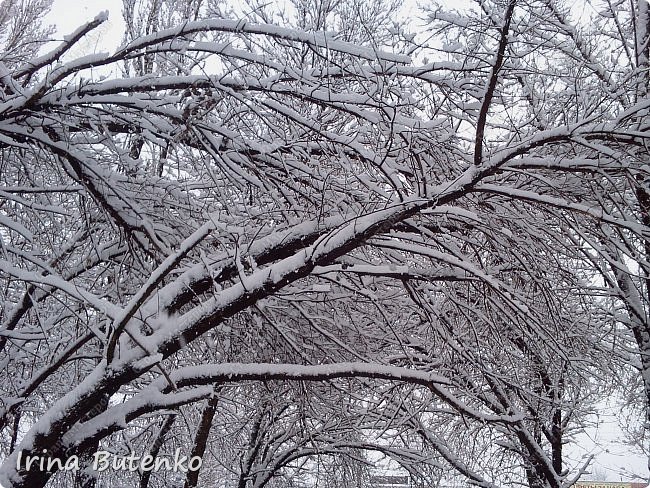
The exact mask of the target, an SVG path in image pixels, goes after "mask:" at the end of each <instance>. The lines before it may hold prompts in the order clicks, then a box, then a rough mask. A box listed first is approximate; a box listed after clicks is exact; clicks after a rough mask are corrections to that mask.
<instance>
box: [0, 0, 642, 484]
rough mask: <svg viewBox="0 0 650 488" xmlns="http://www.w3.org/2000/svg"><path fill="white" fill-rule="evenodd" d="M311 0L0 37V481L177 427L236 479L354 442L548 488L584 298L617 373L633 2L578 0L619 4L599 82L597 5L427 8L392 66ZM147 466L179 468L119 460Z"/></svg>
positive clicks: (626, 235)
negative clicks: (20, 48)
mask: <svg viewBox="0 0 650 488" xmlns="http://www.w3.org/2000/svg"><path fill="white" fill-rule="evenodd" d="M296 5H297V6H300V5H303V4H302V3H300V4H299V3H296ZM310 5H311V4H310ZM314 5H315V7H318V8H316V10H313V11H312V10H308V8H307V4H305V11H304V15H303V16H302V17H300V18H299V21H300V22H301V24H300V27H301V28H289V27H280V26H278V25H275V24H270V23H261V22H252V21H249V20H246V19H232V18H228V17H227V16H225V15H222V16H221V17H219V16H216V14H217V13H218V12H219V8H218V7H219V5H218V4H216V3H214V2H213V3H211V2H208V4H207V5H205V6H204V5H203V3H202V2H189V3H183V8H185V7H187V8H188V9H190V10H189V11H184V10H180V9H181V5H180V4H179V3H177V2H171V1H169V2H168V1H152V2H148V3H146V2H130V1H129V2H125V10H124V12H125V16H126V19H127V33H126V37H125V41H124V44H123V45H122V46H121V47H120V48H119V49H118V50H117V51H116V52H114V53H112V54H95V55H90V56H86V57H83V58H80V59H70V60H68V59H64V61H62V62H59V60H60V59H61V56H62V55H63V54H64V53H66V52H67V51H69V50H70V48H71V47H72V46H73V45H74V44H75V43H76V42H77V41H78V40H79V39H81V38H82V37H83V36H84V35H85V34H86V33H88V32H90V31H92V30H93V29H95V28H96V27H97V26H99V25H100V24H101V23H102V22H104V21H105V17H104V16H99V17H97V18H96V19H94V20H93V21H91V22H89V23H88V24H86V25H84V26H82V27H80V28H79V29H78V30H77V31H76V32H75V33H73V34H72V35H71V36H68V37H66V38H65V40H64V42H63V43H62V44H61V45H60V46H59V47H57V48H55V49H54V50H53V51H51V52H49V53H46V54H44V55H42V56H40V57H37V58H35V59H31V60H29V61H25V62H16V63H14V64H6V66H7V68H6V73H5V74H3V76H2V78H1V82H2V87H3V92H2V100H0V144H1V147H0V150H1V151H2V157H1V162H0V164H2V169H1V171H0V185H1V186H0V197H1V198H2V200H0V225H1V226H2V230H1V231H0V238H1V239H2V241H1V242H2V248H1V249H2V256H1V259H0V270H1V272H2V274H1V275H0V280H1V284H2V286H3V291H4V296H3V303H4V304H5V305H4V308H3V313H2V325H1V326H0V327H1V328H0V361H1V362H2V364H3V365H4V366H5V367H4V368H3V370H2V373H0V375H2V376H1V377H2V382H1V383H0V386H1V388H2V396H1V397H0V398H1V405H0V406H1V407H2V410H1V411H0V427H1V428H2V433H1V434H0V435H2V439H3V441H2V445H1V449H2V451H1V452H2V454H3V456H4V457H5V459H4V462H3V464H2V467H1V468H0V481H1V482H2V483H3V485H7V486H11V487H19V486H29V487H40V486H45V485H47V484H49V485H52V486H56V485H66V483H69V480H70V478H69V477H70V476H71V475H70V473H68V472H66V471H65V470H63V469H61V467H60V466H57V465H56V463H53V468H54V469H52V470H51V471H47V470H41V469H33V468H34V466H32V467H31V469H28V467H27V464H26V461H27V459H28V457H34V456H38V457H39V458H43V459H45V460H46V462H47V460H50V461H51V460H54V459H58V460H61V461H62V462H63V463H65V462H66V461H70V460H74V459H75V456H82V457H83V454H84V453H87V454H88V453H91V452H92V451H94V450H96V449H97V448H98V447H99V446H101V447H102V449H108V450H111V451H112V452H114V453H121V452H125V451H128V450H129V449H131V450H132V449H135V448H137V449H136V450H137V452H139V453H153V452H155V454H156V456H164V455H167V454H168V453H169V452H170V451H169V449H170V448H172V447H174V446H184V447H185V448H188V446H189V448H190V449H195V450H197V451H196V452H200V451H203V457H204V458H205V459H206V460H210V462H209V463H207V464H206V466H204V467H203V468H202V469H201V473H200V476H201V477H204V478H205V479H214V476H216V473H225V472H227V473H229V474H228V479H229V480H230V481H231V482H232V483H231V485H232V486H239V487H241V488H248V487H252V486H255V487H258V486H259V487H262V486H266V485H269V486H274V485H277V486H300V483H301V482H303V481H304V480H305V479H313V473H316V472H318V467H319V466H324V465H327V464H328V463H339V466H341V469H340V471H338V472H337V473H338V474H337V476H339V475H340V476H339V478H340V479H346V480H348V481H349V480H354V482H364V480H366V481H367V473H368V471H367V469H366V468H367V465H368V463H371V462H372V461H371V459H372V456H371V455H370V454H369V453H371V452H374V453H380V454H381V455H384V456H387V457H389V458H391V459H393V460H394V461H395V462H396V463H398V464H399V465H400V466H401V467H402V468H403V469H405V470H407V471H408V472H409V473H410V474H411V476H412V477H413V479H414V480H416V481H417V482H421V483H422V484H424V483H431V482H435V481H436V480H437V479H439V477H440V476H441V472H442V470H443V469H448V468H451V469H452V470H453V471H454V472H456V473H458V474H460V475H461V476H463V477H464V478H466V479H469V480H470V481H471V482H472V483H474V484H475V485H477V486H483V487H496V486H499V485H507V486H512V485H513V484H516V483H521V484H528V485H529V486H531V487H535V488H537V487H550V488H560V487H563V486H569V485H570V484H571V483H572V481H573V479H575V474H576V473H571V472H569V470H568V469H567V466H565V463H564V460H563V455H562V446H563V444H564V443H565V442H566V441H567V440H569V439H570V433H571V429H573V428H579V427H580V426H581V421H582V420H581V419H582V416H583V414H584V413H586V412H587V411H588V409H587V408H585V406H584V404H585V402H587V401H588V400H589V399H592V398H595V397H597V395H598V394H599V393H600V392H599V389H598V387H597V385H596V386H594V385H592V382H590V380H589V378H590V376H592V375H593V374H594V372H595V371H597V370H598V368H599V367H600V366H601V365H602V364H603V361H600V359H599V358H601V357H602V356H603V353H610V354H611V350H606V348H607V347H612V348H614V347H616V343H615V342H614V341H613V340H611V341H608V342H607V345H606V346H604V345H603V344H602V342H603V341H602V340H601V339H602V337H604V336H606V337H621V335H620V334H616V335H607V334H609V331H608V330H607V329H606V327H607V326H608V325H611V324H612V318H614V319H615V320H616V321H618V323H624V324H625V325H627V326H628V327H629V328H630V330H631V331H632V333H633V336H634V340H635V341H636V342H635V343H636V345H637V347H638V350H637V351H636V352H637V353H638V357H639V358H640V364H641V373H642V375H641V377H642V378H645V376H643V375H644V374H645V372H646V371H647V368H645V367H643V364H644V361H645V359H644V358H645V352H644V351H645V349H644V347H645V344H646V342H647V341H645V332H643V330H644V329H643V325H642V324H643V323H645V322H643V320H642V318H643V317H645V315H643V314H642V313H641V312H642V311H643V310H645V308H644V307H645V304H646V303H647V302H646V299H645V296H646V291H644V290H646V288H644V287H645V286H646V285H647V283H646V282H645V277H646V271H645V266H646V260H645V257H644V256H645V254H643V253H646V254H647V252H646V251H644V249H645V247H644V246H645V243H646V242H647V239H648V238H650V235H649V232H650V227H649V222H646V220H644V219H645V217H644V215H645V213H644V212H645V210H644V201H645V191H646V190H645V186H644V185H645V178H647V177H648V176H650V167H649V166H648V165H647V164H646V163H645V159H644V155H645V151H646V146H645V144H646V139H647V137H648V132H647V124H646V123H645V118H647V115H646V112H645V111H646V107H647V101H646V100H645V98H646V92H644V91H643V88H642V87H643V86H645V85H643V83H647V82H645V81H644V82H643V83H642V82H641V81H639V76H637V75H639V74H640V73H645V72H644V71H643V69H644V68H643V66H644V64H643V63H646V64H647V61H644V59H647V58H643V55H642V54H640V53H642V52H645V51H644V50H647V42H646V41H643V39H646V38H647V35H646V32H647V30H645V31H644V30H643V29H642V26H643V25H645V24H644V23H643V22H644V20H643V19H647V13H645V5H644V6H641V4H640V3H639V5H632V6H630V7H628V6H623V5H622V4H621V5H618V6H617V7H616V9H614V7H612V8H613V9H614V10H615V13H614V17H611V16H607V15H604V17H605V18H606V19H610V20H611V22H614V24H611V22H610V20H606V21H605V22H606V23H607V25H614V27H616V22H615V21H616V20H617V19H619V18H618V17H616V16H617V15H623V14H619V12H622V11H626V12H627V14H625V15H628V16H629V22H628V24H627V26H628V27H627V28H629V26H630V25H634V26H635V32H636V35H637V44H636V48H634V49H636V51H635V52H637V61H636V63H637V64H635V65H634V66H635V67H634V68H631V71H628V74H629V76H628V77H627V78H625V75H621V76H622V78H621V80H620V81H625V82H626V83H627V84H625V85H624V86H625V87H626V88H629V90H630V91H629V92H624V91H621V90H618V89H617V90H614V88H613V87H614V86H615V85H616V84H617V82H618V81H619V80H614V79H613V78H612V76H614V74H616V75H618V74H617V73H616V72H615V70H614V71H609V72H608V71H607V70H603V69H600V68H599V66H598V64H597V63H596V62H595V61H594V62H591V61H588V60H590V59H592V58H593V57H596V58H597V60H602V59H603V57H606V56H607V55H609V54H610V53H609V52H608V51H607V50H604V51H598V50H592V51H590V50H589V49H588V45H589V44H588V41H586V40H585V39H592V40H597V39H599V37H598V36H599V35H602V32H607V31H600V32H593V33H589V35H586V34H585V35H584V36H583V35H582V34H581V33H579V30H578V29H577V28H576V27H572V26H571V24H570V23H569V21H568V20H567V18H568V17H567V16H566V13H563V12H562V11H561V10H560V9H559V7H557V5H555V4H554V3H552V2H537V1H515V0H511V1H508V2H505V3H504V2H494V4H492V3H491V2H479V3H477V9H476V10H474V11H471V12H469V13H467V12H465V13H463V12H455V13H454V12H446V11H443V10H442V9H438V10H435V11H434V12H433V13H432V14H431V16H430V21H431V28H432V29H433V31H434V33H435V34H436V41H435V42H431V43H430V44H429V45H425V46H421V48H422V55H425V54H426V55H430V56H433V55H436V56H439V55H440V45H439V44H438V40H440V41H441V42H442V44H443V45H442V50H443V54H442V56H444V57H445V59H434V60H431V61H430V62H429V61H428V62H427V63H425V64H424V65H416V63H414V62H413V61H412V59H411V58H410V57H409V56H408V55H407V53H408V52H409V51H411V50H412V48H413V46H414V44H409V43H411V42H415V41H413V40H410V38H407V37H404V36H402V37H401V38H399V39H398V40H395V42H394V43H392V42H391V40H390V37H389V34H391V33H392V32H395V31H397V30H398V29H396V28H394V27H391V28H390V29H389V28H386V29H385V30H384V31H383V33H382V36H379V37H375V36H373V35H370V31H369V30H368V26H367V25H364V22H366V21H367V22H370V20H369V18H368V16H367V15H366V14H367V13H368V12H365V11H362V10H361V5H360V4H359V3H358V2H354V1H351V2H347V3H345V2H344V3H328V4H325V3H322V2H316V3H315V4H314ZM626 5H627V4H626ZM370 6H371V7H372V8H378V4H370ZM315 7H314V8H315ZM369 8H370V7H369ZM628 8H629V10H625V9H628ZM309 9H312V7H311V6H310V7H309ZM346 9H347V10H346ZM355 9H356V10H355ZM614 10H613V11H614ZM348 11H354V12H356V13H357V14H358V15H359V18H360V19H366V20H363V21H360V25H361V27H362V28H361V29H360V30H358V31H357V30H354V29H352V27H351V26H350V25H346V24H345V23H344V22H343V21H342V20H341V19H344V18H348V17H347V12H348ZM369 11H370V12H372V9H370V10H369ZM378 12H379V11H378ZM206 15H210V17H209V18H205V17H204V16H206ZM253 15H254V16H257V20H260V19H259V17H260V16H263V15H267V14H266V13H264V10H263V9H257V10H255V12H254V14H253ZM268 15H270V14H268ZM374 17H375V18H380V19H385V17H382V16H380V15H375V16H374ZM181 19H191V20H188V21H184V20H183V21H181ZM262 20H265V21H266V20H268V21H271V20H274V18H268V19H262ZM329 22H334V25H337V26H339V27H340V31H341V34H340V36H337V35H336V33H328V32H321V31H316V30H310V29H327V28H328V26H329ZM336 22H338V24H337V23H336ZM618 23H619V24H620V22H618ZM630 23H631V24H630ZM621 29H622V30H621V32H624V30H623V28H622V27H621ZM397 34H399V33H397ZM556 36H560V38H562V39H564V41H566V42H564V43H560V44H557V43H556V42H554V39H555V38H556ZM590 36H591V37H590ZM644 36H646V37H644ZM619 39H621V40H622V42H624V46H627V48H628V51H630V49H632V48H631V47H630V46H629V45H628V44H626V42H627V41H625V39H627V38H626V37H625V36H624V35H623V34H621V35H619ZM350 40H351V41H354V42H356V43H357V44H352V43H350V42H348V41H350ZM571 43H572V44H571ZM392 48H395V50H393V51H390V49H392ZM431 50H433V51H434V52H433V53H431V52H428V51H431ZM632 51H633V49H632ZM632 51H630V52H632ZM558 53H559V54H561V56H560V57H559V59H560V61H558V62H557V64H553V63H551V62H550V61H549V60H550V59H555V58H554V56H555V55H556V54H558ZM585 60H587V61H585ZM579 66H586V68H585V69H587V70H588V71H589V73H588V76H582V77H581V76H580V75H579V73H577V72H576V71H575V70H577V69H578V67H579ZM614 66H618V64H617V63H614ZM106 67H119V68H121V69H122V70H123V75H124V76H123V77H121V78H119V77H115V78H113V77H110V76H109V77H105V78H99V77H96V75H94V73H100V72H102V70H103V69H104V68H106ZM567 67H568V68H571V69H573V70H574V71H571V72H565V69H566V68H567ZM88 68H93V70H92V73H93V74H91V75H90V76H91V78H88V71H86V70H87V69H88ZM114 71H116V70H114ZM610 73H614V74H610ZM630 73H631V74H630ZM104 76H106V75H104ZM608 80H609V81H608ZM569 82H572V83H574V85H575V89H574V91H573V92H570V91H568V88H567V86H568V83H569ZM587 88H590V89H591V88H594V89H596V88H597V91H594V93H597V94H599V95H598V96H599V97H601V98H598V99H591V98H590V97H589V96H587V95H586V94H585V91H586V89H587ZM632 90H633V92H632ZM590 93H591V92H590ZM632 93H633V94H632ZM604 99H605V100H607V102H608V103H601V102H603V100H604ZM626 185H627V186H626ZM646 213H647V212H646ZM624 256H629V257H630V258H633V259H634V262H635V263H637V264H636V265H635V266H633V267H632V269H631V268H630V266H629V265H628V263H629V262H628V261H627V258H625V257H624ZM637 268H638V269H637ZM597 274H600V276H602V279H603V280H604V284H605V286H600V284H599V285H598V286H594V284H593V283H594V281H593V280H594V276H596V275H597ZM603 296H605V297H607V298H609V299H614V301H615V302H616V303H622V304H623V305H624V307H625V311H626V315H625V316H624V317H623V319H621V316H620V314H610V313H603V311H604V310H605V311H606V310H607V307H606V306H604V305H603V303H604V302H603V300H602V297H603ZM614 352H615V353H616V354H617V355H618V356H620V357H622V356H623V351H622V350H621V349H618V348H617V349H616V350H615V351H614ZM647 384H648V382H646V383H645V388H646V389H645V391H650V389H649V388H648V387H647ZM64 385H65V387H64ZM268 385H273V388H274V390H272V391H271V392H269V391H266V390H265V389H268ZM274 392H275V393H276V394H277V395H279V396H280V397H279V398H278V399H276V398H274V397H273V393H274ZM280 400H282V401H280ZM206 401H207V406H205V405H204V402H206ZM229 415H230V416H231V417H230V418H232V419H235V420H236V422H231V423H230V424H229V425H231V428H230V430H229V429H228V428H226V424H225V419H227V418H228V416H229ZM172 416H173V418H175V420H174V421H173V422H172V421H171V420H169V419H171V418H172ZM179 419H182V420H183V421H182V422H181V421H180V420H179ZM168 423H169V425H167V424H168ZM233 429H234V430H233ZM468 435H469V436H471V442H467V441H464V440H463V439H466V438H467V436H468ZM228 444H229V445H231V446H237V447H236V448H234V449H233V450H232V451H231V452H230V453H227V454H228V455H229V459H230V460H231V461H233V462H230V463H228V464H227V465H224V464H223V463H222V464H221V465H220V464H219V461H218V460H219V458H220V456H221V459H225V458H226V457H224V456H223V455H224V453H223V452H220V453H214V452H212V451H211V449H212V448H216V446H227V445H228ZM152 446H154V447H152ZM231 449H232V448H231ZM481 459H489V462H485V463H483V462H480V460H481ZM235 460H238V462H237V463H234V461H235ZM57 468H58V469H57ZM504 473H505V474H504ZM88 474H89V475H91V478H93V479H94V475H95V474H96V473H88ZM102 476H104V475H102ZM105 476H107V477H109V479H113V480H117V479H121V478H120V477H121V476H126V477H127V478H125V479H128V476H130V475H129V474H128V473H126V475H125V474H124V473H117V474H116V473H108V474H106V475H105ZM111 476H112V477H113V478H110V477H111ZM134 476H135V474H134ZM310 477H311V478H310ZM145 478H146V477H145V476H139V478H138V479H139V481H140V482H141V483H142V482H143V480H144V479H145ZM172 478H173V479H172ZM334 478H336V477H334ZM339 478H336V479H339ZM348 481H346V483H347V482H348ZM136 482H137V481H136ZM172 482H173V483H176V482H181V483H183V482H186V483H187V484H188V486H192V485H193V484H194V485H196V483H197V482H198V481H197V480H196V479H190V478H187V479H185V477H184V476H183V477H182V479H176V478H174V475H173V474H170V473H154V474H153V475H152V476H151V477H149V478H146V484H150V485H151V486H156V485H157V484H162V483H166V484H168V483H172Z"/></svg>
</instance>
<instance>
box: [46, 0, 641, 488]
mask: <svg viewBox="0 0 650 488" xmlns="http://www.w3.org/2000/svg"><path fill="white" fill-rule="evenodd" d="M452 1H454V6H455V7H458V6H460V5H461V2H462V3H463V4H466V2H467V0H452ZM418 2H419V3H421V0H406V3H407V7H406V9H405V10H406V11H411V12H412V11H414V10H415V8H414V6H415V5H416V4H417V3H418ZM105 10H106V11H108V12H109V18H108V21H107V22H106V23H105V24H104V25H102V26H101V27H100V28H98V29H96V30H95V31H94V32H93V33H92V34H91V35H90V36H89V38H88V40H86V41H85V42H84V43H82V45H81V46H80V48H79V50H78V51H73V52H72V54H73V55H74V54H76V55H80V54H82V52H83V54H86V53H88V52H104V51H109V52H110V51H113V50H114V49H115V48H116V47H118V46H119V45H120V43H121V40H122V28H123V25H124V23H123V20H122V2H121V0H82V1H74V0H55V1H54V6H53V8H52V11H51V13H50V14H49V15H48V16H47V18H46V23H52V24H54V25H56V27H57V30H58V36H57V37H58V38H62V37H63V36H64V35H66V34H69V33H71V32H72V31H74V30H75V29H76V28H77V27H79V26H80V25H82V24H83V23H85V22H87V21H89V20H91V19H93V18H94V17H95V16H96V15H97V14H99V13H100V12H102V11H105ZM609 410H610V412H609V414H608V413H607V412H606V411H604V412H603V414H602V415H601V417H600V419H601V421H602V422H601V425H600V427H599V428H598V429H592V430H590V432H588V434H585V435H583V436H581V438H580V439H579V442H578V443H577V444H578V445H576V446H567V451H568V453H567V455H568V456H569V457H570V458H572V459H573V460H574V461H578V460H579V458H580V457H581V456H582V455H583V454H593V455H594V456H595V462H594V464H593V467H592V469H591V472H592V473H594V474H598V475H599V476H598V479H599V480H602V481H604V480H609V481H621V480H630V479H632V478H631V477H629V476H626V475H625V474H626V473H636V474H638V475H640V476H644V477H646V479H647V476H648V467H647V466H648V460H647V459H646V458H645V457H644V456H642V455H641V454H640V453H637V452H632V451H630V449H629V448H628V447H626V446H624V445H622V444H620V443H619V441H620V440H621V432H620V429H619V428H618V425H617V422H616V415H615V413H613V412H615V408H613V409H609ZM592 478H593V476H592Z"/></svg>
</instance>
